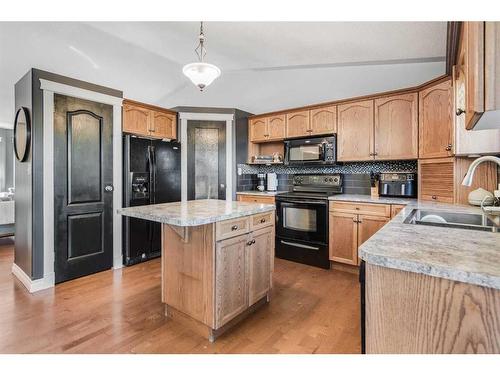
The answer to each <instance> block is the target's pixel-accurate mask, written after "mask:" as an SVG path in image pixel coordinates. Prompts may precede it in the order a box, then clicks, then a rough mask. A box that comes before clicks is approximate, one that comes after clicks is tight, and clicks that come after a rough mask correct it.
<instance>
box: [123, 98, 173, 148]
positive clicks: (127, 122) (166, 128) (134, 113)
mask: <svg viewBox="0 0 500 375" xmlns="http://www.w3.org/2000/svg"><path fill="white" fill-rule="evenodd" d="M122 124H123V126H122V128H123V132H124V133H130V134H134V135H138V136H141V137H147V138H158V139H165V138H166V139H176V138H177V115H176V113H175V112H172V111H168V110H166V109H163V108H159V107H155V106H150V105H148V104H144V103H139V102H135V101H132V100H127V99H126V100H124V101H123V119H122Z"/></svg>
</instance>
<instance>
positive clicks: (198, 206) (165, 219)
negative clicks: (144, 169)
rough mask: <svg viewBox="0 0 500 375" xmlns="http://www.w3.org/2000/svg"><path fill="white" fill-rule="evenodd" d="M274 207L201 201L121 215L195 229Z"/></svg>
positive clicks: (136, 209) (130, 209)
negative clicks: (195, 227) (193, 227)
mask: <svg viewBox="0 0 500 375" xmlns="http://www.w3.org/2000/svg"><path fill="white" fill-rule="evenodd" d="M274 209H275V207H274V205H272V204H261V203H253V202H236V201H225V200H217V199H200V200H192V201H181V202H172V203H161V204H152V205H147V206H136V207H127V208H121V209H119V210H118V213H119V214H121V215H124V216H130V217H135V218H138V219H144V220H151V221H157V222H159V223H163V224H170V225H177V226H181V227H192V226H197V225H204V224H210V223H215V222H217V221H223V220H229V219H235V218H238V217H243V216H249V215H254V214H258V213H261V212H268V211H273V210H274Z"/></svg>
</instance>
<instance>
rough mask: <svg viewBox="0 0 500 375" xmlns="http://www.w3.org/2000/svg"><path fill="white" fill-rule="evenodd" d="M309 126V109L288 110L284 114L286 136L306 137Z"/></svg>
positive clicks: (308, 132)
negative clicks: (288, 111)
mask: <svg viewBox="0 0 500 375" xmlns="http://www.w3.org/2000/svg"><path fill="white" fill-rule="evenodd" d="M310 130H311V129H310V128H309V111H298V112H290V113H287V114H286V136H287V138H293V137H307V136H308V135H309V134H310V133H311V131H310Z"/></svg>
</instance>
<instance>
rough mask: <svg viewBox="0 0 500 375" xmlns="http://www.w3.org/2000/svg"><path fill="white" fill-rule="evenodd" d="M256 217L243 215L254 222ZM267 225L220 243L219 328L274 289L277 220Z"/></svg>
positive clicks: (217, 273) (217, 256)
mask: <svg viewBox="0 0 500 375" xmlns="http://www.w3.org/2000/svg"><path fill="white" fill-rule="evenodd" d="M256 216H258V218H257V219H258V220H261V219H262V218H263V217H264V216H263V214H261V215H256ZM254 219H255V218H254V217H244V218H240V220H245V221H246V222H253V221H254ZM235 220H238V219H235ZM227 222H230V220H227ZM259 222H260V221H259ZM221 223H224V222H221ZM217 224H220V223H217ZM230 224H231V223H230ZM261 224H263V223H261ZM265 225H266V226H265V227H261V229H258V230H254V231H252V232H250V233H248V234H243V235H240V236H237V237H233V238H229V239H224V240H222V241H218V242H217V243H216V253H215V259H216V261H215V328H216V329H217V328H220V327H221V326H223V325H224V324H226V323H227V322H229V321H230V320H231V319H233V318H235V317H236V316H237V315H239V314H241V313H242V312H243V311H245V310H246V309H247V308H248V307H250V306H252V305H254V304H255V303H256V302H258V301H259V300H261V299H262V298H264V297H266V295H267V294H268V293H269V291H270V288H271V278H272V258H273V257H274V221H267V222H266V223H265Z"/></svg>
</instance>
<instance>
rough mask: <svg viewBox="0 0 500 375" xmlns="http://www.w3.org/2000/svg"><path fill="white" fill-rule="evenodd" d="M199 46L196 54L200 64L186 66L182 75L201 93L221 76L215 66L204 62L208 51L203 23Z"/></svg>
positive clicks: (201, 24) (201, 23)
mask: <svg viewBox="0 0 500 375" xmlns="http://www.w3.org/2000/svg"><path fill="white" fill-rule="evenodd" d="M198 39H199V44H198V47H196V49H195V52H196V54H197V55H198V60H199V62H195V63H191V64H187V65H184V67H183V68H182V73H184V75H185V76H186V77H188V78H189V79H190V80H191V82H193V83H194V84H195V85H196V86H197V87H198V88H199V89H200V91H203V89H204V88H205V87H207V86H208V85H210V84H211V83H212V82H213V81H214V80H215V79H216V78H217V77H219V76H220V74H221V70H220V69H219V68H218V67H216V66H215V65H213V64H209V63H206V62H204V61H203V59H204V57H205V55H206V54H207V50H206V48H205V34H204V33H203V22H200V35H199V37H198Z"/></svg>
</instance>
